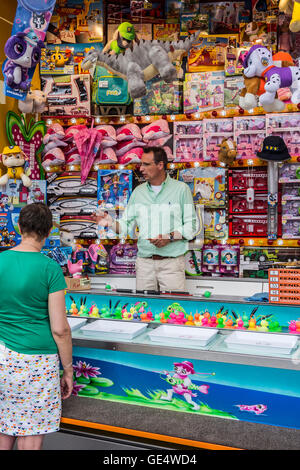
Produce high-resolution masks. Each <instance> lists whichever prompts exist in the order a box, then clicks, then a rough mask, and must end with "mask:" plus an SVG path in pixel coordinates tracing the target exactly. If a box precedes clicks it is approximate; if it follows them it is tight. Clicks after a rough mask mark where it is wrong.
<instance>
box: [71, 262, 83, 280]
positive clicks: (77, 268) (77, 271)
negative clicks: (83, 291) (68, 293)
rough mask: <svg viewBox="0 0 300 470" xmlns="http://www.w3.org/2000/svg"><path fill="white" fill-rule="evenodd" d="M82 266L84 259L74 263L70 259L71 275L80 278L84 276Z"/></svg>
mask: <svg viewBox="0 0 300 470" xmlns="http://www.w3.org/2000/svg"><path fill="white" fill-rule="evenodd" d="M82 266H83V261H82V259H81V260H79V261H77V263H72V262H71V261H70V260H69V259H68V270H69V273H70V274H71V276H72V277H74V279H79V278H80V277H82Z"/></svg>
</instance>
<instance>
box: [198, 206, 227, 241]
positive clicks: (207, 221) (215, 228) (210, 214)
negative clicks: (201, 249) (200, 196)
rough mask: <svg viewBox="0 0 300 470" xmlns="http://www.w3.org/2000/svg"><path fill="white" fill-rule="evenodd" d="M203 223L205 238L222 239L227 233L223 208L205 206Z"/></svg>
mask: <svg viewBox="0 0 300 470" xmlns="http://www.w3.org/2000/svg"><path fill="white" fill-rule="evenodd" d="M203 223H204V238H205V239H209V240H215V239H224V238H226V236H227V235H228V227H227V224H226V210H225V209H210V208H207V207H206V208H205V210H204V222H203Z"/></svg>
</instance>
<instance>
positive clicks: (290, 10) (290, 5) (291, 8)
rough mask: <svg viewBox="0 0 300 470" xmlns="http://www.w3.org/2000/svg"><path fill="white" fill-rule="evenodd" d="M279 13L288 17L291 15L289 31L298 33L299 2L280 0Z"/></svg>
mask: <svg viewBox="0 0 300 470" xmlns="http://www.w3.org/2000/svg"><path fill="white" fill-rule="evenodd" d="M279 11H282V12H283V13H285V14H286V15H288V16H291V15H292V19H291V21H290V31H292V33H298V32H299V31H300V0H280V2H279Z"/></svg>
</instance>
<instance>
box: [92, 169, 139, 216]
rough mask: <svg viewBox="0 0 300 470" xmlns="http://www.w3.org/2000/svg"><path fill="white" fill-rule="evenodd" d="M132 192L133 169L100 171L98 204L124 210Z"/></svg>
mask: <svg viewBox="0 0 300 470" xmlns="http://www.w3.org/2000/svg"><path fill="white" fill-rule="evenodd" d="M131 193H132V171H130V170H99V171H98V191H97V199H98V205H99V206H100V207H101V208H103V209H106V210H108V209H115V210H122V209H125V207H126V206H127V203H128V200H129V197H130V195H131Z"/></svg>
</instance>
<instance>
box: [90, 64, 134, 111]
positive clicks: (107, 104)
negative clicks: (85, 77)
mask: <svg viewBox="0 0 300 470" xmlns="http://www.w3.org/2000/svg"><path fill="white" fill-rule="evenodd" d="M92 86H93V91H92V103H93V109H94V111H93V112H94V113H95V114H100V115H101V114H103V115H106V114H116V113H117V114H126V107H127V106H128V105H129V104H130V103H131V96H130V94H129V91H128V83H127V81H126V80H125V79H124V78H122V77H120V76H118V75H116V74H114V73H113V72H112V71H108V70H107V68H105V67H101V66H99V65H97V66H96V68H95V72H94V75H93V85H92Z"/></svg>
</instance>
